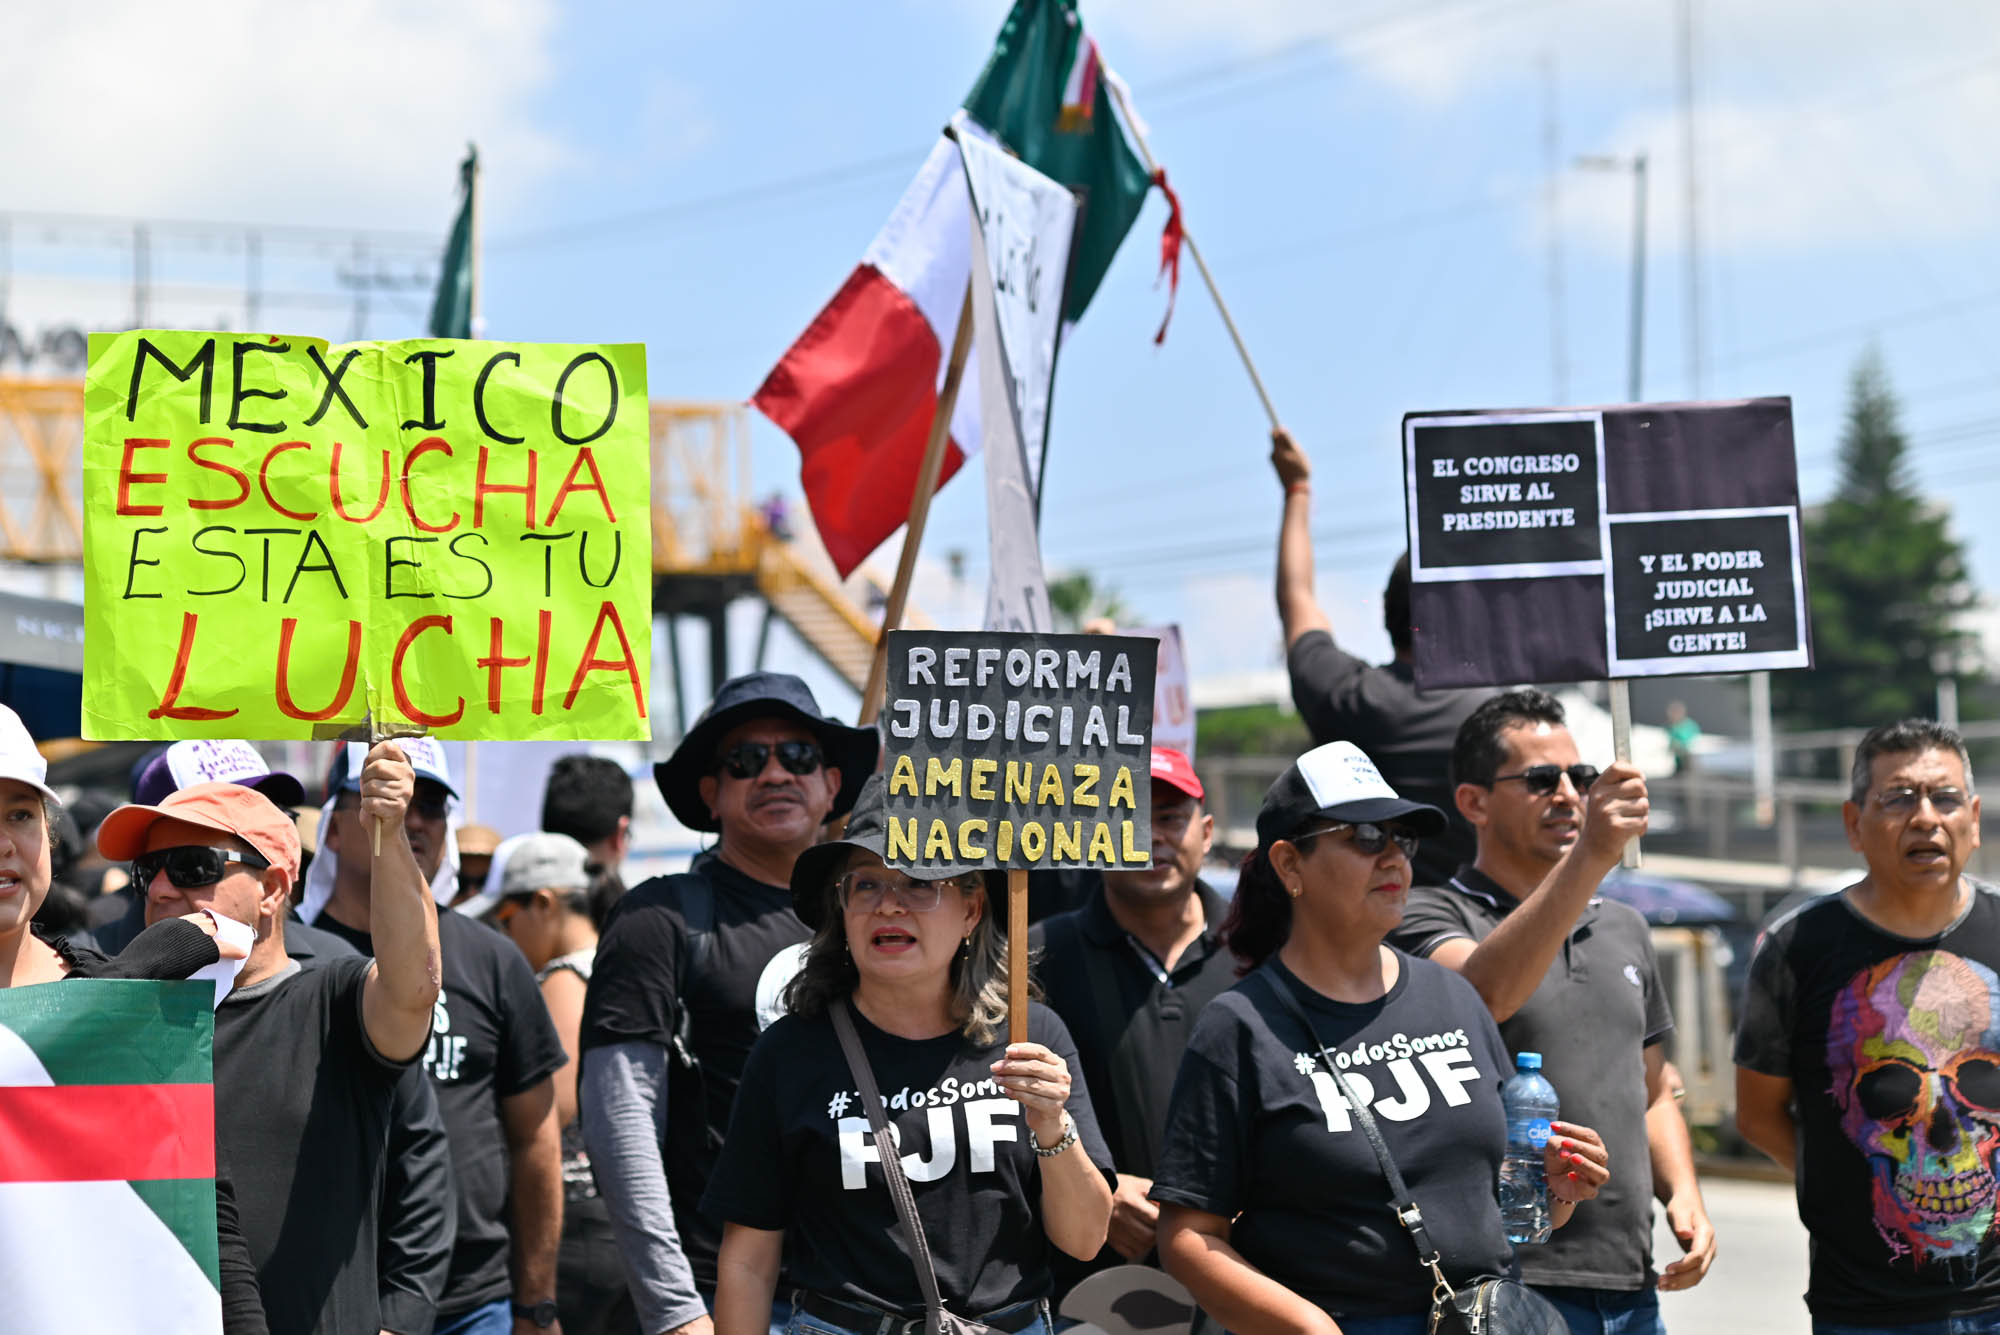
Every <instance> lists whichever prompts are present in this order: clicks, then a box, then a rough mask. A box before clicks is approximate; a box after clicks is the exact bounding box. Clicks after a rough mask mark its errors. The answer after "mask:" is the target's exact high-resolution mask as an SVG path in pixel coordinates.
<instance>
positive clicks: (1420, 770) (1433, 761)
mask: <svg viewBox="0 0 2000 1335" xmlns="http://www.w3.org/2000/svg"><path fill="white" fill-rule="evenodd" d="M1285 666H1286V667H1287V668H1288V669H1289V670H1290V672H1291V677H1292V702H1293V703H1294V704H1296V705H1297V706H1298V708H1299V716H1300V717H1301V718H1303V719H1305V721H1306V727H1307V728H1308V729H1309V730H1311V732H1312V739H1313V744H1314V745H1316V746H1317V745H1323V744H1325V743H1327V742H1353V743H1354V744H1355V745H1356V746H1358V747H1360V748H1361V749H1362V750H1363V751H1366V752H1367V753H1368V758H1369V759H1370V760H1373V761H1374V762H1375V767H1376V768H1377V769H1379V770H1381V771H1382V778H1383V779H1384V780H1385V781H1387V783H1388V784H1389V786H1390V787H1391V788H1394V789H1395V790H1396V791H1397V792H1398V793H1401V794H1402V795H1403V796H1404V797H1407V798H1411V799H1413V800H1415V801H1418V802H1429V803H1430V804H1431V805H1432V806H1434V807H1436V808H1437V809H1438V810H1440V811H1442V812H1444V813H1445V815H1446V816H1448V817H1449V818H1450V820H1451V828H1450V830H1449V832H1448V833H1446V834H1442V835H1434V836H1431V837H1428V838H1426V839H1425V840H1424V842H1423V844H1422V846H1421V847H1419V848H1418V850H1417V858H1416V874H1417V883H1418V884H1420V885H1425V884H1429V885H1436V884H1439V883H1441V882H1443V881H1444V880H1445V879H1446V878H1447V877H1449V876H1450V875H1451V874H1452V872H1454V871H1456V870H1457V869H1458V865H1459V864H1460V863H1461V862H1470V861H1472V858H1473V854H1474V852H1475V851H1476V849H1475V847H1474V843H1475V841H1474V839H1473V835H1472V827H1471V826H1469V825H1467V824H1466V823H1465V818H1464V817H1463V816H1460V815H1459V814H1458V804H1457V803H1456V802H1454V801H1453V800H1452V795H1451V744H1452V743H1453V742H1454V741H1456V740H1457V738H1458V728H1459V725H1460V724H1461V723H1464V722H1465V718H1466V715H1468V714H1470V713H1471V712H1472V711H1473V710H1474V709H1477V708H1478V707H1479V703H1480V701H1482V700H1484V699H1486V697H1487V696H1489V695H1491V694H1492V692H1491V691H1484V690H1450V691H1420V690H1418V689H1417V685H1416V677H1415V674H1414V673H1413V672H1412V670H1411V667H1410V665H1409V664H1408V663H1389V664H1387V665H1385V666H1383V667H1374V666H1372V665H1370V664H1368V663H1365V662H1363V661H1362V660H1361V659H1359V658H1356V657H1355V656H1354V655H1353V654H1350V653H1348V652H1347V651H1346V650H1344V649H1342V648H1341V647H1340V646H1339V645H1337V644H1335V643H1334V642H1333V636H1331V635H1329V634H1328V633H1327V632H1325V631H1323V630H1309V631H1307V632H1306V633H1305V634H1303V635H1301V636H1299V638H1298V639H1297V640H1295V641H1293V642H1292V648H1291V652H1290V653H1289V654H1287V655H1286V658H1285Z"/></svg>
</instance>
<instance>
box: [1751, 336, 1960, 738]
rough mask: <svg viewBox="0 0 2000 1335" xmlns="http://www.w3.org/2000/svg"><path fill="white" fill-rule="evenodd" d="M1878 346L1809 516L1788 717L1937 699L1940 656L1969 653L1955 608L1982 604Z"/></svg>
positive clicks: (1878, 716) (1776, 683)
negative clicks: (1831, 477)
mask: <svg viewBox="0 0 2000 1335" xmlns="http://www.w3.org/2000/svg"><path fill="white" fill-rule="evenodd" d="M1898 416H1899V409H1898V405H1897V402H1896V397H1895V394H1894V392H1893V391H1892V390H1891V389H1890V386H1889V374H1888V371H1887V370H1886V369H1885V368H1884V366H1883V364H1882V359H1881V357H1880V355H1879V354H1878V353H1876V352H1874V351H1872V350H1871V351H1869V352H1868V353H1866V354H1864V355H1863V356H1862V358H1861V360H1860V362H1859V363H1858V364H1857V365H1856V366H1855V368H1854V374H1853V377H1852V379H1851V381H1850V386H1849V401H1848V407H1847V425H1846V427H1845V429H1844V431H1843V432H1842V435H1841V441H1840V482H1839V485H1838V486H1837V487H1836V489H1835V491H1834V494H1833V496H1832V498H1831V499H1830V500H1828V501H1827V502H1826V504H1824V505H1822V506H1819V507H1817V508H1816V509H1814V510H1811V511H1809V512H1808V513H1807V514H1806V517H1805V547H1806V584H1807V587H1808V588H1809V589H1810V590H1811V609H1812V637H1813V661H1814V663H1815V664H1816V666H1815V667H1814V668H1813V670H1812V671H1810V672H1780V673H1777V674H1775V675H1774V676H1773V679H1772V686H1773V695H1774V696H1775V697H1776V700H1775V704H1776V705H1777V708H1778V709H1779V711H1780V712H1781V713H1783V714H1784V715H1785V716H1786V717H1787V719H1788V720H1789V721H1790V722H1791V723H1792V724H1793V725H1795V726H1799V727H1810V728H1838V727H1849V728H1851V727H1872V726H1873V725H1875V724H1877V723H1884V722H1888V721H1890V720H1892V719H1898V718H1906V717H1910V716H1912V715H1916V716H1925V717H1927V716H1929V715H1931V714H1933V713H1935V712H1936V709H1937V681H1938V671H1939V667H1940V665H1945V664H1954V663H1955V664H1958V665H1960V666H1961V667H1962V666H1963V665H1964V664H1965V663H1966V661H1967V660H1968V659H1971V658H1973V656H1974V654H1975V652H1976V641H1975V639H1974V637H1973V636H1972V635H1970V634H1969V633H1967V632H1966V631H1964V630H1963V629H1961V628H1960V624H1959V623H1960V619H1961V617H1962V616H1963V614H1964V613H1965V612H1967V611H1968V610H1970V609H1971V608H1972V607H1973V606H1974V605H1975V604H1976V603H1977V601H1978V600H1977V595H1976V593H1975V592H1974V590H1973V588H1972V582H1971V579H1970V577H1969V575H1968V574H1967V571H1966V565H1965V552H1964V548H1963V547H1962V546H1961V544H1960V543H1959V541H1958V539H1956V538H1955V537H1953V536H1952V534H1951V518H1950V514H1949V512H1948V511H1947V510H1946V508H1945V507H1943V506H1941V505H1934V504H1932V503H1931V502H1929V501H1926V500H1925V499H1924V498H1923V497H1921V496H1919V495H1918V494H1917V491H1916V488H1915V486H1914V484H1913V483H1912V482H1911V480H1910V473H1909V459H1908V455H1909V442H1908V441H1907V440H1906V439H1905V438H1904V435H1903V429H1902V426H1901V424H1900V422H1899V421H1898Z"/></svg>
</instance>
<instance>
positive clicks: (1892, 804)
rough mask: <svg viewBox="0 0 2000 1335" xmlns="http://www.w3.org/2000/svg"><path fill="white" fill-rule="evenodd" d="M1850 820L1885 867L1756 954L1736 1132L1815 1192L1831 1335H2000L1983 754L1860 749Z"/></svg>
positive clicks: (1930, 740)
mask: <svg viewBox="0 0 2000 1335" xmlns="http://www.w3.org/2000/svg"><path fill="white" fill-rule="evenodd" d="M1849 788H1850V795H1849V798H1848V801H1847V802H1846V803H1845V804H1844V805H1843V807H1842V808H1841V817H1842V820H1843V822H1844V823H1845V825H1846V827H1847V841H1848V843H1849V844H1850V845H1852V847H1853V848H1854V851H1855V852H1857V853H1859V854H1860V855H1861V857H1862V858H1863V860H1864V861H1865V862H1866V864H1867V871H1866V873H1865V874H1864V875H1863V876H1862V878H1861V879H1860V880H1859V881H1857V882H1855V883H1854V884H1853V885H1850V886H1848V887H1847V888H1846V889H1845V890H1842V891H1841V892H1840V893H1839V894H1837V895H1829V896H1827V897H1825V898H1823V899H1817V900H1813V901H1810V902H1808V903H1806V904H1804V905H1801V906H1800V907H1799V908H1797V909H1795V910H1794V911H1792V912H1791V913H1789V914H1787V915H1786V916H1784V917H1782V918H1780V919H1779V920H1778V921H1777V922H1775V923H1773V924H1772V925H1771V926H1770V928H1769V929H1768V930H1767V931H1766V932H1765V933H1764V936H1763V939H1762V940H1761V941H1760V942H1759V943H1758V946H1757V952H1756V954H1755V956H1754V957H1753V958H1752V959H1751V962H1750V977H1749V981H1748V983H1747V984H1746V985H1745V987H1744V991H1743V1009H1742V1016H1741V1019H1740V1021H1739V1024H1738V1028H1737V1034H1736V1125H1737V1129H1738V1130H1740V1131H1741V1132H1742V1133H1743V1136H1744V1138H1745V1139H1747V1140H1748V1141H1750V1143H1751V1144H1753V1145H1755V1146H1756V1147H1757V1148H1758V1149H1761V1150H1763V1151H1764V1153H1766V1154H1768V1155H1770V1156H1771V1158H1772V1159H1773V1160H1775V1161H1776V1162H1777V1163H1778V1165H1779V1166H1780V1167H1782V1168H1784V1169H1785V1170H1786V1171H1788V1172H1790V1173H1792V1174H1793V1175H1794V1177H1795V1178H1796V1179H1797V1190H1798V1203H1799V1218H1800V1220H1801V1221H1802V1222H1804V1224H1805V1226H1806V1231H1807V1232H1808V1233H1809V1234H1810V1235H1811V1238H1812V1267H1811V1276H1810V1279H1809V1280H1808V1283H1807V1288H1806V1305H1807V1306H1808V1307H1809V1308H1811V1309H1812V1316H1813V1329H1814V1330H1815V1331H1816V1332H1820V1335H1832V1333H1833V1332H1841V1333H1842V1335H1846V1333H1847V1332H1875V1331H1882V1332H1891V1331H1893V1332H1906V1333H1907V1335H1920V1333H1922V1332H1929V1331H1934V1330H1935V1331H1942V1330H1945V1329H1946V1328H1947V1327H1949V1328H1950V1329H1951V1330H1953V1331H1968V1332H1971V1331H1994V1330H2000V1235H1996V1232H1995V1230H1994V1227H1993V1223H1994V1198H1995V1179H1994V1163H1993V1148H1994V1144H1995V1139H1996V1132H1995V1124H1996V1121H2000V1078H1996V1072H2000V894H1997V893H1996V892H1995V889H1994V887H1992V886H1990V885H1987V884H1985V883H1983V882H1979V881H1975V880H1972V879H1971V878H1969V877H1967V876H1966V875H1964V871H1965V864H1966V860H1967V859H1968V858H1969V857H1970V856H1971V855H1972V851H1973V850H1974V849H1976V848H1978V847H1979V798H1978V796H1977V794H1975V793H1974V792H1973V786H1972V766H1971V763H1970V761H1969V760H1968V758H1967V756H1966V753H1965V743H1964V741H1963V740H1962V739H1961V738H1960V736H1959V734H1958V733H1957V732H1956V731H1954V730H1953V729H1951V728H1947V727H1945V726H1943V725H1941V724H1938V723H1933V722H1931V721H1929V720H1927V719H1905V720H1904V721H1902V722H1900V723H1890V724H1884V725H1882V726H1880V727H1877V728H1875V729H1873V730H1871V731H1870V732H1869V733H1868V734H1867V735H1866V736H1865V737H1863V738H1862V739H1861V743H1860V745H1859V746H1857V747H1856V748H1855V752H1854V769H1853V773H1852V775H1851V777H1850V781H1849Z"/></svg>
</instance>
